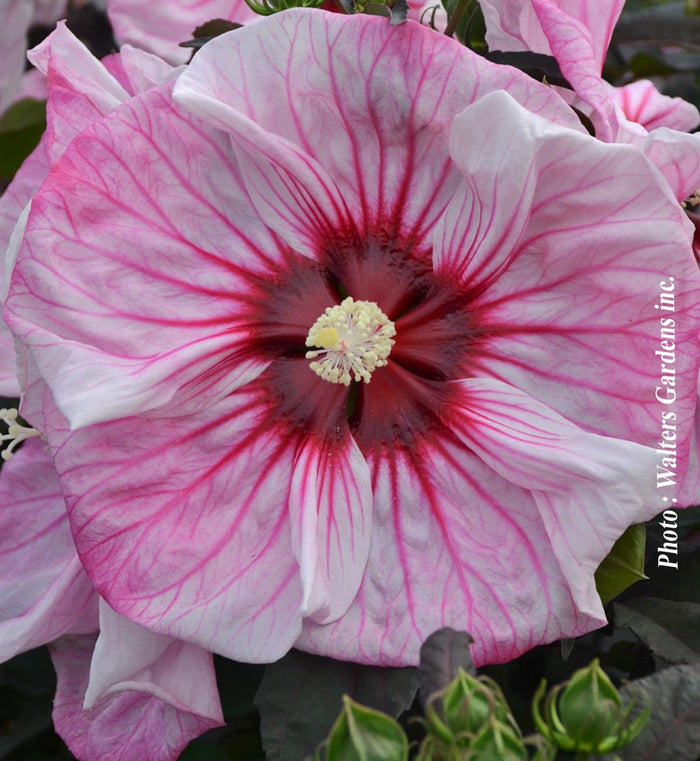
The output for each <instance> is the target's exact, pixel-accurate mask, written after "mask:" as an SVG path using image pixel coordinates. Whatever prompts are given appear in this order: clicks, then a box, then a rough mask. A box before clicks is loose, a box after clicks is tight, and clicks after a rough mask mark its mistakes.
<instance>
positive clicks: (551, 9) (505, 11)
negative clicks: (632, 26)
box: [481, 0, 700, 201]
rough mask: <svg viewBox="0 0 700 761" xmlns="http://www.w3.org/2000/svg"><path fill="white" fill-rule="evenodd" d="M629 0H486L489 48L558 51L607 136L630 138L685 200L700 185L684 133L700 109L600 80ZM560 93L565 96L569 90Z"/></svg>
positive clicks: (698, 151)
mask: <svg viewBox="0 0 700 761" xmlns="http://www.w3.org/2000/svg"><path fill="white" fill-rule="evenodd" d="M623 5H624V0H601V2H597V3H591V2H589V0H560V1H559V2H554V1H553V0H531V1H530V0H528V1H527V2H525V0H481V6H482V9H483V12H484V17H485V19H486V26H487V31H486V40H487V42H488V44H489V47H490V48H491V49H492V50H532V51H534V52H537V53H545V54H548V55H553V56H554V57H555V58H556V59H557V61H558V63H559V66H560V68H561V71H562V73H563V74H564V76H565V77H566V78H567V79H568V80H569V82H570V83H571V85H572V86H573V88H574V92H575V96H576V99H574V101H573V102H574V105H576V106H577V107H578V108H580V109H581V110H582V111H584V112H586V113H587V114H588V115H589V116H590V118H591V120H592V122H593V124H594V126H595V130H596V136H597V137H598V138H600V139H601V140H604V141H605V142H618V143H631V144H632V145H636V146H637V147H638V148H639V149H640V150H642V151H643V152H644V153H645V154H646V155H647V157H648V158H649V159H650V160H651V161H652V163H654V164H655V165H656V166H657V167H658V168H659V169H660V170H661V172H662V173H663V174H664V176H665V177H666V180H667V181H668V183H669V185H670V187H671V189H672V190H673V192H674V194H675V196H676V198H677V199H678V200H679V201H680V200H683V199H684V198H686V197H687V196H688V195H690V194H691V193H692V192H693V191H694V190H695V189H696V188H697V187H698V186H699V185H700V136H698V135H688V134H685V131H686V130H689V129H692V128H694V127H696V126H697V125H698V123H699V122H700V114H698V110H697V109H696V108H695V106H693V105H692V104H690V103H687V102H686V101H684V100H682V99H681V98H669V97H667V96H665V95H662V94H661V93H659V92H658V91H657V90H656V88H655V86H654V85H653V84H652V83H651V82H648V81H641V82H637V83H634V84H632V85H627V86H626V87H623V88H620V89H617V90H616V89H615V88H613V87H612V86H611V85H609V84H608V83H607V82H605V81H604V80H603V79H602V78H601V72H602V69H603V61H604V60H605V54H606V52H607V49H608V45H609V43H610V38H611V36H612V33H613V29H614V27H615V23H616V22H617V19H618V16H619V15H620V11H621V10H622V6H623ZM562 95H564V96H565V97H568V96H569V94H568V93H567V92H566V91H562Z"/></svg>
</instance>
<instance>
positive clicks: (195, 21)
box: [107, 0, 259, 64]
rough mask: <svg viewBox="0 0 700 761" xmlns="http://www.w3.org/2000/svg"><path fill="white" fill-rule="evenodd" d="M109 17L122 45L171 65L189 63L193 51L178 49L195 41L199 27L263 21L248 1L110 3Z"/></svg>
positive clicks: (124, 0) (120, 0)
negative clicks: (218, 21) (209, 23)
mask: <svg viewBox="0 0 700 761" xmlns="http://www.w3.org/2000/svg"><path fill="white" fill-rule="evenodd" d="M107 15H108V16H109V20H110V22H111V24H112V29H113V30H114V34H115V36H116V38H117V40H118V41H119V42H128V43H130V44H131V45H134V47H137V48H142V49H143V50H146V51H148V52H150V53H155V54H156V55H157V56H159V57H160V58H163V59H164V60H166V61H169V62H170V63H174V64H175V63H185V62H186V61H187V60H189V58H190V55H191V50H189V49H187V48H181V47H178V46H179V43H181V42H186V41H187V40H191V39H192V36H193V32H194V30H195V29H196V27H198V26H201V25H202V24H204V23H205V22H207V21H211V20H212V19H216V18H223V19H226V20H228V21H235V22H237V23H239V24H245V23H248V22H249V21H253V20H254V19H256V18H259V17H258V16H257V14H256V13H254V12H253V11H252V10H251V9H250V8H249V7H248V5H247V4H246V3H245V2H244V0H198V2H195V3H193V2H191V0H170V1H169V2H168V3H158V2H155V3H146V4H144V3H143V2H142V1H141V0H109V3H108V5H107Z"/></svg>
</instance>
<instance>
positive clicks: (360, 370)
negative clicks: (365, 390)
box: [306, 296, 396, 386]
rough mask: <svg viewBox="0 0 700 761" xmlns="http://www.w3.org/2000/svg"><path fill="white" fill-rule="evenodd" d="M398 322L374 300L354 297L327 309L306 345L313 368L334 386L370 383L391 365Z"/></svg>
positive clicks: (314, 325)
mask: <svg viewBox="0 0 700 761" xmlns="http://www.w3.org/2000/svg"><path fill="white" fill-rule="evenodd" d="M395 335H396V328H395V327H394V323H393V322H392V321H391V320H390V319H389V318H388V317H387V316H386V315H385V314H384V312H382V310H381V309H380V308H379V307H378V306H377V304H376V303H375V302H374V301H355V300H354V299H353V298H352V297H350V296H349V297H348V298H346V299H344V300H343V301H342V302H341V303H340V304H336V305H335V306H332V307H327V308H326V310H325V311H324V313H323V314H322V315H321V316H320V317H319V318H318V319H317V320H316V322H315V323H314V324H313V325H312V326H311V330H310V331H309V335H308V336H307V338H306V345H307V346H313V347H318V348H315V349H313V350H312V351H307V352H306V358H307V359H313V360H314V361H313V362H311V364H310V367H311V369H312V370H313V371H314V372H315V373H316V375H318V376H319V377H321V378H323V380H327V381H329V382H330V383H342V384H343V385H345V386H349V385H350V383H351V382H352V381H353V380H356V381H360V380H362V381H364V382H365V383H369V381H370V378H371V377H372V373H373V372H374V370H376V369H377V368H378V367H383V366H384V365H386V364H387V357H388V356H389V354H390V353H391V348H392V346H393V345H394V340H393V337H394V336H395Z"/></svg>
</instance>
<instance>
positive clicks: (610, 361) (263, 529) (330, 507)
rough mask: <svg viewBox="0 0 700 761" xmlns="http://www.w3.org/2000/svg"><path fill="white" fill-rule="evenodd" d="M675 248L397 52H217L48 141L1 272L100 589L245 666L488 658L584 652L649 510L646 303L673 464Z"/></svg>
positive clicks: (686, 364)
mask: <svg viewBox="0 0 700 761" xmlns="http://www.w3.org/2000/svg"><path fill="white" fill-rule="evenodd" d="M504 91H507V93H508V94H506V92H504ZM686 224H687V223H686V221H685V219H684V217H683V215H682V212H681V210H680V208H679V207H678V205H677V204H676V202H675V199H674V198H673V196H672V195H671V193H670V192H669V191H668V189H667V187H666V186H665V184H664V183H663V182H662V181H661V179H660V177H659V176H658V174H657V173H656V172H655V171H654V170H653V169H652V168H651V167H650V166H649V164H648V163H647V162H646V160H645V159H644V157H643V156H642V155H641V153H640V152H638V151H637V150H636V149H635V148H632V147H629V146H615V145H606V144H603V143H601V142H599V141H597V140H594V139H592V138H590V137H589V136H588V135H587V134H585V132H584V131H583V129H582V128H581V127H580V125H579V124H578V121H577V120H576V118H575V117H574V116H573V114H572V112H571V111H570V110H569V109H568V107H567V106H565V105H564V103H563V102H562V101H561V100H560V99H559V97H558V96H557V95H555V94H554V93H552V92H551V91H550V90H549V89H548V88H546V87H544V86H541V85H539V84H538V83H536V82H533V81H532V80H530V79H528V78H527V77H525V76H522V75H520V73H519V72H516V71H514V70H511V69H509V68H507V67H498V66H495V65H492V64H489V63H488V62H485V61H484V60H483V59H481V58H479V57H477V56H474V55H473V54H471V53H470V52H469V51H468V50H466V49H465V48H463V47H461V46H459V45H458V44H457V43H455V42H454V41H452V40H448V39H445V38H444V37H442V36H440V35H437V34H434V33H432V32H430V31H429V30H427V29H425V28H422V27H420V26H418V25H416V24H413V23H410V22H409V23H407V24H404V25H401V26H398V27H391V26H390V25H389V24H388V23H387V22H386V20H384V19H378V18H372V17H350V18H345V17H339V16H335V15H331V14H325V13H323V12H321V11H308V12H304V11H290V12H286V13H283V14H280V15H278V16H277V17H273V18H272V19H270V20H267V21H261V22H259V23H256V24H254V25H252V26H250V27H247V28H246V29H244V30H239V31H236V32H233V33H231V34H229V35H224V36H222V37H220V38H217V39H216V40H214V41H212V42H211V43H209V44H208V45H207V46H205V48H204V49H203V50H202V51H201V52H200V53H199V54H198V55H197V57H196V58H195V61H194V62H193V64H192V65H191V66H190V67H189V69H188V70H187V71H186V72H185V73H184V74H182V75H181V76H180V78H179V79H178V81H177V84H176V86H175V90H174V96H172V95H171V91H170V88H169V87H168V86H164V87H161V88H159V89H157V90H150V91H149V92H147V93H144V94H143V95H141V96H138V97H136V98H133V99H132V100H130V101H129V102H128V103H126V104H124V105H123V106H120V107H118V108H116V109H115V110H114V111H113V112H112V114H110V115H109V116H108V117H106V118H105V119H102V120H100V121H97V122H96V123H95V124H94V125H93V126H92V127H91V128H90V129H88V130H86V131H84V132H83V133H82V134H81V135H79V136H78V137H77V138H76V139H75V140H74V141H73V142H72V143H71V145H70V146H69V147H68V149H67V150H66V152H65V154H64V155H63V157H62V158H61V159H60V160H59V161H58V162H57V164H56V165H55V167H54V168H53V169H52V171H51V173H50V174H49V177H48V179H47V180H46V182H45V183H44V185H43V187H42V189H41V191H40V192H39V194H38V195H37V196H36V197H35V199H34V201H33V202H32V209H31V213H30V214H29V218H28V221H27V223H26V231H25V234H24V240H23V244H22V250H21V253H20V254H19V258H18V260H17V264H16V267H15V270H14V272H13V277H12V284H11V290H10V295H9V297H8V301H7V304H6V315H7V318H8V322H9V323H10V325H11V327H12V329H13V331H15V333H16V334H17V336H18V337H19V338H20V340H21V341H22V343H23V347H24V348H23V354H22V372H23V374H24V376H25V379H26V382H27V393H26V407H25V414H27V415H28V416H29V419H30V420H32V421H33V422H34V424H35V425H39V426H40V427H41V428H42V429H43V430H44V431H45V432H46V434H47V435H48V438H49V442H50V443H51V445H52V447H53V448H54V450H55V452H56V465H57V468H58V470H59V473H60V476H61V480H62V486H63V489H64V492H65V494H66V497H67V502H68V505H69V513H70V520H71V524H72V528H73V534H74V537H75V540H76V543H77V547H78V551H79V553H80V556H81V559H82V561H83V563H84V566H85V567H86V569H87V570H88V573H89V574H90V576H91V578H92V580H93V582H94V583H95V585H96V586H97V588H98V590H99V591H100V593H101V594H102V595H103V596H104V597H105V598H106V600H107V601H108V602H109V603H110V605H111V606H112V607H113V608H114V609H115V610H116V611H118V612H119V613H121V614H123V615H125V616H126V617H128V618H130V619H131V620H133V621H136V622H138V623H140V624H141V625H143V626H145V627H147V628H149V629H152V630H154V631H156V632H160V633H162V634H166V635H170V636H175V637H178V638H181V639H186V640H189V641H191V642H194V643H197V644H199V645H200V646H203V647H205V648H207V649H211V650H215V651H218V652H221V653H223V654H225V655H228V656H231V657H234V658H237V659H244V660H253V661H255V660H262V661H264V660H270V659H274V658H277V657H279V656H280V655H281V654H283V653H284V652H285V651H286V650H287V649H288V648H289V647H290V646H291V645H293V644H295V643H296V644H297V645H299V646H301V647H302V648H305V649H308V650H311V651H315V652H320V653H326V654H330V655H333V656H336V657H340V658H346V659H354V660H357V661H361V662H373V663H384V664H407V663H415V662H416V661H417V657H418V648H419V645H420V643H421V641H422V640H423V639H424V638H425V636H426V635H427V634H429V633H430V632H431V631H433V630H434V629H436V628H438V627H439V626H442V625H452V626H456V627H458V628H467V629H469V630H470V631H471V632H472V633H473V634H474V636H475V637H476V640H477V641H476V644H475V648H474V653H475V658H476V659H477V661H478V662H482V663H483V662H486V661H502V660H507V659H509V658H512V657H514V656H515V655H517V654H518V653H520V652H523V651H524V650H526V649H528V648H530V647H532V646H534V645H536V644H538V643H542V642H546V641H550V640H553V639H555V638H559V637H563V636H574V635H577V634H580V633H582V632H585V631H588V630H590V629H591V628H593V627H596V626H599V625H600V624H601V623H602V622H603V621H604V620H605V619H604V615H603V611H602V606H601V604H600V600H599V598H598V596H597V594H596V591H595V586H594V581H593V572H594V570H595V568H596V567H597V565H598V563H599V562H600V561H601V560H602V558H603V557H604V556H605V555H606V553H607V552H608V551H609V549H610V547H611V546H612V544H613V542H614V541H615V539H616V538H617V537H618V536H619V534H620V533H621V532H622V531H623V530H624V528H625V527H626V526H627V525H628V524H629V523H631V522H636V521H641V520H645V519H646V518H648V517H650V516H651V515H653V514H655V513H656V512H658V509H659V508H658V505H657V504H656V503H655V499H654V497H653V491H654V489H653V486H654V477H655V472H656V464H657V462H658V455H656V453H655V452H654V449H653V446H654V445H655V442H656V441H657V439H658V436H659V426H660V412H661V411H660V409H659V403H658V402H657V401H656V399H655V398H654V388H655V386H656V385H657V382H658V381H657V376H658V372H659V371H658V367H657V363H656V361H655V354H654V352H655V350H656V349H657V348H658V341H659V336H658V331H657V328H658V324H657V319H656V318H657V315H656V313H655V311H654V310H653V294H655V293H657V291H658V288H659V282H660V281H664V282H666V280H667V279H668V278H673V280H672V281H671V282H673V283H674V284H675V286H674V287H675V289H676V291H675V293H676V308H677V314H678V344H679V350H678V354H677V365H676V371H677V376H676V377H677V383H678V388H679V401H678V403H677V406H676V410H675V411H676V415H677V419H676V423H677V431H678V451H679V467H680V468H681V469H682V468H683V463H684V462H685V459H686V455H687V444H688V438H689V428H690V420H691V418H692V414H693V412H694V401H693V398H692V396H691V394H689V393H688V391H689V389H690V388H694V386H695V379H696V377H697V361H696V359H695V356H696V348H697V347H696V333H697V319H696V315H694V314H692V311H691V307H692V305H693V304H695V303H696V302H697V297H698V275H697V271H696V267H695V264H694V260H693V257H692V252H691V248H690V244H689V237H688V230H687V227H686ZM19 237H20V236H19V235H16V237H15V240H16V241H18V240H19ZM660 262H664V264H663V266H661V265H660V264H659V263H660ZM314 347H315V348H314ZM307 351H308V352H310V354H311V356H305V354H306V352H307ZM346 374H347V375H349V376H350V377H349V378H348V377H346ZM360 378H364V379H365V380H366V381H368V382H359V379H360ZM334 381H340V382H334ZM344 381H347V382H348V383H347V385H346V383H345V382H344ZM46 384H48V387H49V388H50V389H51V392H52V394H53V400H54V401H55V406H54V405H53V403H52V402H51V401H49V400H47V396H46V395H45V393H44V391H45V386H46ZM71 428H72V431H71V430H70V429H71Z"/></svg>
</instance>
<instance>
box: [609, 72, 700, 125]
mask: <svg viewBox="0 0 700 761" xmlns="http://www.w3.org/2000/svg"><path fill="white" fill-rule="evenodd" d="M609 93H610V97H611V98H612V99H613V100H614V101H615V103H617V105H618V106H620V108H621V109H622V111H623V112H624V114H625V116H626V117H627V118H628V119H629V120H630V121H633V122H637V123H638V124H641V125H642V126H643V127H644V128H645V129H647V130H652V129H656V128H657V127H669V128H670V129H676V130H680V131H681V132H690V130H692V129H695V127H697V126H698V123H700V114H698V109H697V108H696V107H695V106H694V105H693V104H692V103H688V101H686V100H683V98H669V96H668V95H662V94H661V93H660V92H659V91H658V90H657V89H656V86H655V85H654V83H653V82H650V81H649V80H648V79H640V80H639V81H637V82H632V83H631V84H629V85H625V86H624V87H611V88H610V90H609Z"/></svg>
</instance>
